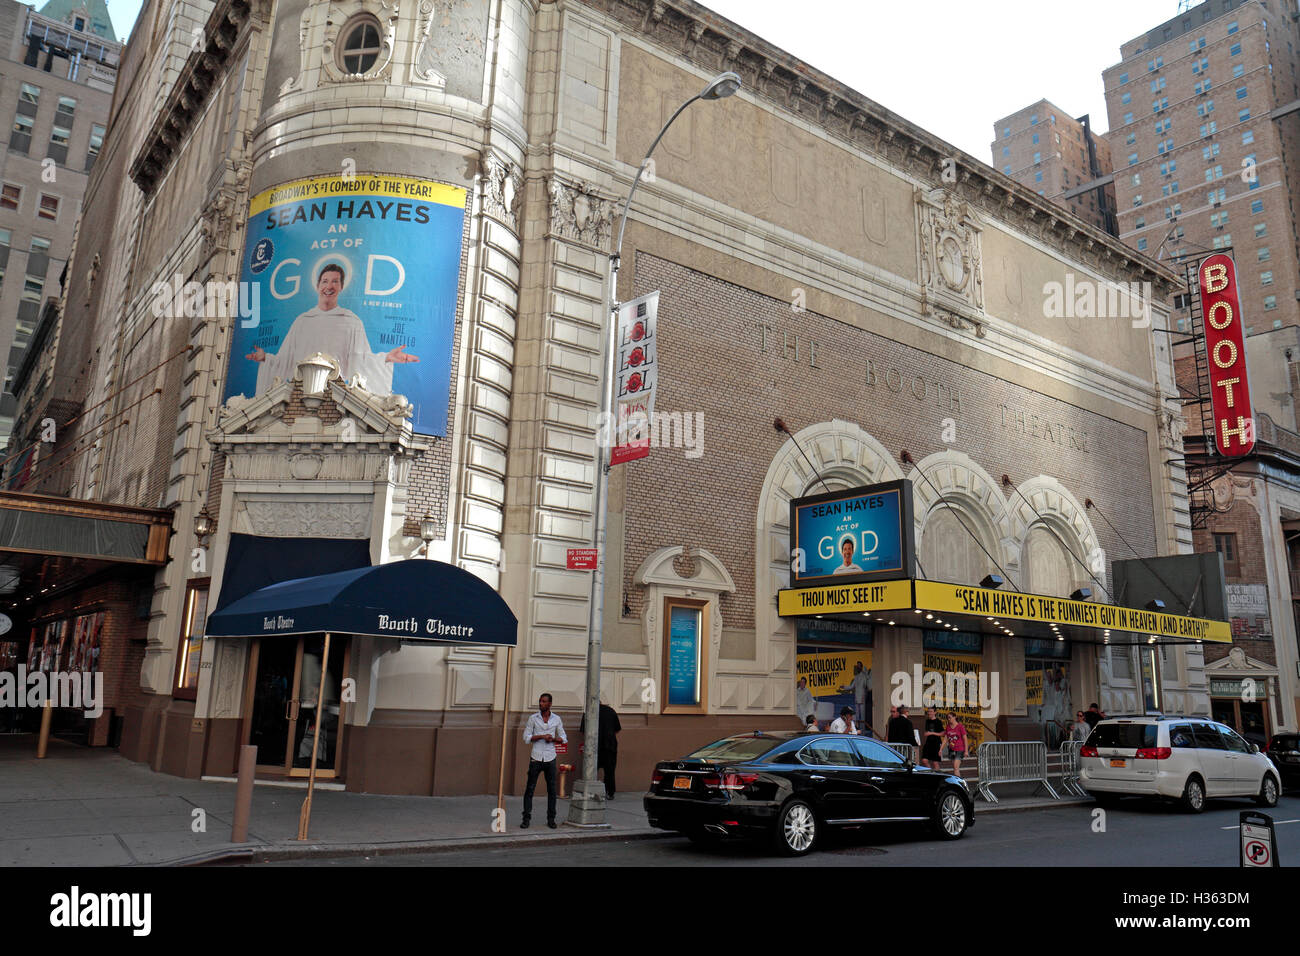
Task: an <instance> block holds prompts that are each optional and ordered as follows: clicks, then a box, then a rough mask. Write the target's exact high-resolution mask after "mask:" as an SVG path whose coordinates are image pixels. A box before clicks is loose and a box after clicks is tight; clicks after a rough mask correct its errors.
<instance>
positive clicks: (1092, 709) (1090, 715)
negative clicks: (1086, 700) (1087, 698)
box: [1083, 703, 1101, 727]
mask: <svg viewBox="0 0 1300 956" xmlns="http://www.w3.org/2000/svg"><path fill="white" fill-rule="evenodd" d="M1083 719H1084V720H1086V721H1087V722H1088V726H1089V727H1096V726H1097V721H1099V720H1101V712H1100V711H1098V710H1097V705H1096V704H1095V703H1093V704H1089V705H1088V709H1087V710H1086V711H1085V712H1084V714H1083Z"/></svg>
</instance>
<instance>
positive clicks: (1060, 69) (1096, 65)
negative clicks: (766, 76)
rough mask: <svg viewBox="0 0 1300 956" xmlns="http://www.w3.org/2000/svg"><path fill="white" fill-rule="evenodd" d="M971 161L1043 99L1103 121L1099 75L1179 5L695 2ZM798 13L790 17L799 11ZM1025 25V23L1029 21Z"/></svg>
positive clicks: (986, 157)
mask: <svg viewBox="0 0 1300 956" xmlns="http://www.w3.org/2000/svg"><path fill="white" fill-rule="evenodd" d="M702 2H704V3H705V5H706V6H708V7H710V8H711V9H713V10H715V11H717V12H718V13H720V14H722V15H723V16H724V17H726V18H727V19H728V20H731V21H733V22H734V23H737V24H739V25H740V26H743V27H744V28H745V29H747V30H749V31H750V32H751V33H755V34H757V35H758V36H760V37H762V38H763V39H765V40H767V41H768V42H770V43H773V44H775V45H776V46H778V47H780V48H781V49H783V50H785V51H787V52H788V53H791V54H793V55H794V56H796V57H798V58H799V59H801V60H803V61H804V62H805V63H807V64H808V65H810V66H812V67H815V68H816V69H818V70H820V71H821V72H823V73H826V74H828V75H830V76H832V77H834V78H835V79H837V80H839V81H840V82H841V83H843V84H845V85H846V86H849V87H852V88H853V89H855V90H857V91H858V92H859V93H861V94H863V95H864V96H866V97H868V98H869V99H872V100H875V101H876V102H877V103H879V104H880V105H881V106H884V107H885V108H886V109H889V110H892V111H893V112H895V113H897V114H899V115H900V116H902V117H903V118H904V119H907V120H910V121H911V122H913V123H915V124H917V125H918V126H920V127H922V128H923V129H926V130H928V131H929V132H931V133H933V134H935V135H936V136H938V137H940V138H941V139H944V140H946V141H947V142H949V143H952V144H953V145H954V146H956V147H958V148H959V149H962V150H965V151H966V152H968V153H970V154H971V155H972V156H974V157H975V158H976V159H980V160H983V161H984V162H986V163H987V162H989V161H990V155H991V154H990V152H989V144H990V143H991V142H992V141H993V139H994V136H993V121H994V120H996V119H998V118H999V117H1002V116H1006V115H1008V114H1010V113H1014V112H1015V111H1016V110H1018V109H1021V108H1022V107H1025V106H1028V105H1029V104H1030V103H1034V102H1036V101H1038V100H1040V99H1048V100H1051V101H1052V102H1053V103H1055V104H1056V105H1057V106H1059V107H1060V108H1061V109H1062V110H1064V111H1066V112H1067V113H1069V114H1070V115H1071V116H1082V115H1083V114H1084V113H1090V114H1091V118H1090V122H1091V124H1092V128H1093V130H1094V131H1096V132H1104V131H1105V130H1106V129H1108V128H1109V124H1108V122H1107V117H1106V101H1105V98H1104V96H1103V92H1102V84H1101V71H1102V70H1103V69H1104V68H1106V67H1109V66H1113V65H1114V64H1116V63H1118V62H1119V59H1120V56H1119V47H1120V44H1121V43H1124V42H1125V41H1127V40H1130V39H1132V38H1133V37H1135V36H1137V35H1138V34H1140V33H1143V32H1145V31H1146V30H1150V29H1151V28H1152V27H1154V26H1158V25H1159V24H1161V23H1163V22H1164V21H1165V20H1168V19H1171V18H1172V17H1175V16H1177V15H1178V6H1179V4H1178V0H1079V2H1064V0H974V2H972V0H920V2H911V3H907V2H888V3H886V2H881V0H799V2H797V3H791V2H790V0H702ZM796 11H797V13H796ZM1031 24H1032V25H1033V29H1031V28H1030V25H1031Z"/></svg>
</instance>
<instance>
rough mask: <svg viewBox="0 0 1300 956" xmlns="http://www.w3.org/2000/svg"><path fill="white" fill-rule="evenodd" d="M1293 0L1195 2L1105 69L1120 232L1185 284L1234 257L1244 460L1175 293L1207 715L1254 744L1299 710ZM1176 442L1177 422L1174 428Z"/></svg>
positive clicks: (1299, 151)
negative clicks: (1215, 579)
mask: <svg viewBox="0 0 1300 956" xmlns="http://www.w3.org/2000/svg"><path fill="white" fill-rule="evenodd" d="M1296 16H1297V8H1296V3H1295V0H1245V2H1242V0H1208V2H1205V3H1201V4H1199V5H1197V6H1194V7H1190V8H1189V9H1186V10H1183V11H1182V12H1180V13H1179V15H1178V16H1176V17H1174V18H1173V19H1170V20H1168V21H1166V22H1164V23H1162V24H1160V25H1158V26H1156V27H1155V28H1153V29H1151V30H1149V31H1147V32H1145V33H1144V34H1142V35H1141V36H1138V37H1135V38H1134V39H1131V40H1129V41H1128V42H1126V43H1124V44H1123V45H1122V46H1121V48H1120V55H1121V60H1120V62H1119V63H1117V64H1116V65H1114V66H1112V67H1110V68H1109V69H1107V70H1105V71H1104V72H1103V78H1104V82H1105V89H1106V103H1107V109H1108V111H1109V114H1110V132H1109V133H1108V134H1107V138H1108V139H1109V140H1110V145H1111V150H1112V152H1113V155H1114V157H1115V195H1116V198H1117V200H1118V202H1119V210H1120V211H1119V223H1120V238H1121V239H1122V240H1124V241H1125V242H1127V243H1128V244H1129V245H1131V246H1134V247H1135V248H1137V249H1140V250H1142V251H1143V252H1145V253H1146V254H1147V255H1149V256H1152V257H1153V258H1156V259H1158V260H1160V261H1161V262H1162V263H1165V264H1169V265H1172V266H1174V267H1175V268H1178V269H1179V271H1184V269H1185V267H1192V268H1190V270H1188V274H1189V276H1190V277H1194V276H1195V274H1196V272H1197V270H1196V269H1195V268H1194V267H1195V266H1196V265H1197V264H1198V263H1199V262H1200V261H1201V260H1203V259H1205V258H1206V257H1208V256H1210V255H1212V254H1214V253H1216V252H1226V253H1228V254H1230V255H1231V256H1232V257H1233V260H1234V261H1235V263H1236V280H1237V292H1238V295H1239V297H1240V303H1239V307H1238V309H1237V310H1236V311H1235V313H1234V315H1233V321H1236V322H1240V323H1241V324H1242V326H1243V332H1244V333H1245V335H1246V336H1247V337H1246V339H1245V360H1246V363H1247V366H1248V373H1249V374H1248V376H1247V378H1248V382H1249V396H1250V410H1248V411H1246V415H1248V416H1250V418H1251V432H1252V434H1253V437H1254V447H1253V452H1252V454H1250V455H1247V456H1245V457H1241V458H1236V459H1231V458H1225V457H1224V456H1222V455H1220V454H1219V453H1218V452H1217V451H1216V447H1215V441H1214V439H1213V437H1212V435H1213V433H1214V428H1215V419H1214V418H1213V417H1212V416H1211V415H1210V408H1209V406H1208V404H1205V403H1206V402H1208V400H1209V397H1210V396H1209V394H1208V393H1209V390H1210V385H1209V382H1210V379H1209V376H1208V374H1207V369H1208V368H1209V364H1208V363H1209V361H1210V359H1209V358H1208V357H1207V355H1206V351H1205V343H1204V339H1203V338H1200V336H1201V335H1202V334H1203V332H1204V318H1205V317H1204V308H1203V304H1202V303H1201V302H1200V300H1199V299H1198V298H1197V283H1196V282H1195V281H1194V279H1191V281H1190V284H1189V287H1188V288H1189V294H1188V295H1185V296H1179V297H1177V298H1176V299H1175V311H1174V313H1173V316H1174V322H1175V325H1176V329H1177V330H1178V331H1181V332H1184V333H1187V334H1186V335H1180V336H1176V337H1175V341H1174V343H1173V347H1174V351H1175V356H1176V379H1177V381H1178V385H1179V392H1180V398H1181V399H1182V400H1183V401H1184V403H1185V409H1184V417H1185V421H1186V434H1185V435H1184V436H1183V438H1182V445H1183V455H1184V457H1183V458H1182V459H1178V461H1181V462H1183V463H1184V464H1185V465H1186V468H1187V484H1188V492H1189V496H1188V514H1189V517H1190V521H1191V527H1190V529H1189V530H1190V531H1191V534H1192V540H1193V542H1194V545H1195V550H1196V551H1198V552H1218V553H1219V554H1220V555H1221V556H1222V560H1223V570H1224V581H1225V585H1226V587H1225V608H1226V615H1227V616H1228V617H1229V618H1230V619H1231V623H1232V634H1233V643H1234V645H1235V646H1234V647H1232V648H1231V649H1229V648H1227V647H1214V648H1207V649H1206V652H1205V661H1206V674H1207V675H1208V676H1209V678H1210V706H1211V714H1212V716H1214V717H1215V718H1216V719H1219V720H1223V721H1226V722H1228V723H1231V724H1233V725H1234V726H1235V727H1237V729H1238V730H1240V731H1241V732H1242V733H1243V734H1245V735H1246V736H1247V738H1248V739H1250V740H1252V741H1254V742H1256V743H1259V742H1260V741H1262V740H1266V739H1267V736H1268V735H1269V734H1270V733H1272V732H1274V731H1276V730H1277V729H1278V728H1279V727H1281V726H1283V725H1284V724H1285V720H1286V718H1285V717H1283V716H1282V715H1283V713H1284V711H1285V709H1286V708H1288V707H1289V706H1290V705H1291V703H1292V702H1293V701H1295V700H1297V699H1300V686H1298V685H1297V682H1296V673H1297V666H1298V665H1297V662H1296V659H1295V657H1296V647H1297V644H1296V636H1295V627H1296V621H1297V620H1298V619H1300V617H1298V612H1300V603H1297V602H1296V598H1297V597H1300V588H1298V587H1297V586H1296V583H1297V581H1300V551H1298V550H1297V549H1295V548H1294V547H1292V544H1293V539H1294V538H1295V536H1296V533H1297V531H1298V530H1300V520H1298V519H1300V422H1298V421H1297V416H1296V403H1297V399H1300V303H1298V302H1297V299H1296V285H1297V282H1296V280H1297V276H1298V275H1300V262H1298V261H1297V231H1296V217H1295V211H1294V209H1293V200H1292V196H1293V195H1294V191H1295V189H1296V186H1297V185H1300V179H1298V177H1300V165H1298V164H1300V33H1297V30H1296V25H1295V18H1296ZM1177 430H1178V431H1180V432H1181V431H1182V430H1183V427H1182V426H1181V425H1179V426H1178V427H1177Z"/></svg>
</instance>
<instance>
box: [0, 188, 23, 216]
mask: <svg viewBox="0 0 1300 956" xmlns="http://www.w3.org/2000/svg"><path fill="white" fill-rule="evenodd" d="M22 198H23V187H22V186H15V185H14V184H13V183H4V184H3V185H0V209H13V210H15V211H17V209H18V206H19V204H20V203H21V202H22Z"/></svg>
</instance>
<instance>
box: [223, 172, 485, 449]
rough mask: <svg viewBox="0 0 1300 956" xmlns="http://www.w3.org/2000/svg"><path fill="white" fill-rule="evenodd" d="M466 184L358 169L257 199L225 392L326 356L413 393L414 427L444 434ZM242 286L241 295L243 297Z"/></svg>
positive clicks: (375, 384) (376, 387)
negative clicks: (244, 303) (246, 310)
mask: <svg viewBox="0 0 1300 956" xmlns="http://www.w3.org/2000/svg"><path fill="white" fill-rule="evenodd" d="M465 198H466V193H465V190H463V189H460V188H458V187H455V186H447V185H444V184H442V183H436V182H433V181H431V180H427V179H415V178H413V177H409V176H398V175H390V174H387V173H365V174H363V173H357V174H355V175H351V176H344V175H333V176H316V177H312V178H310V179H299V180H295V181H293V182H289V183H284V184H282V185H279V186H275V187H273V188H271V189H268V190H265V191H264V192H261V193H258V194H257V195H256V196H254V197H253V199H252V202H251V203H250V204H249V215H248V241H247V243H246V245H245V252H244V262H243V268H242V271H241V273H240V279H241V281H242V282H243V283H246V284H248V286H249V287H250V288H249V289H248V290H247V292H248V294H249V296H250V297H251V298H252V300H253V301H254V302H256V303H258V307H257V308H255V309H253V310H251V315H248V316H244V315H242V314H241V315H240V317H239V318H238V319H237V320H236V321H235V335H234V343H233V346H232V349H231V359H230V372H229V374H228V375H227V377H226V392H225V395H224V398H230V397H231V396H232V395H246V396H248V397H253V396H256V395H260V394H261V393H263V392H265V391H266V390H267V389H269V388H270V387H271V386H272V385H273V384H274V383H275V381H276V380H277V379H278V380H280V381H288V380H290V379H292V378H294V377H295V375H296V374H297V368H298V363H299V362H301V361H302V360H303V359H304V358H306V357H307V356H309V355H312V354H314V353H316V352H322V353H324V354H326V355H329V356H331V357H332V358H334V359H335V360H336V361H337V362H338V363H339V369H340V371H341V372H342V374H343V378H344V379H345V380H347V381H348V382H352V381H354V380H356V381H358V382H359V383H360V384H361V385H362V386H363V387H364V388H366V389H367V390H369V391H370V392H372V393H374V394H376V395H390V394H399V395H404V396H406V399H407V401H409V402H410V403H411V404H412V405H413V406H414V409H415V410H414V414H413V427H414V429H415V431H416V432H418V433H420V434H425V435H441V436H445V435H446V434H447V402H448V398H449V396H450V392H451V352H452V343H453V338H454V335H455V324H456V302H457V295H458V291H459V282H460V257H461V237H462V235H463V229H464V221H465ZM241 294H242V293H241Z"/></svg>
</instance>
